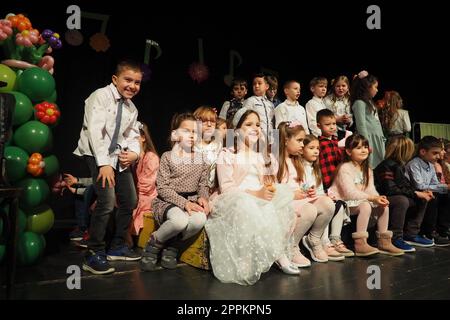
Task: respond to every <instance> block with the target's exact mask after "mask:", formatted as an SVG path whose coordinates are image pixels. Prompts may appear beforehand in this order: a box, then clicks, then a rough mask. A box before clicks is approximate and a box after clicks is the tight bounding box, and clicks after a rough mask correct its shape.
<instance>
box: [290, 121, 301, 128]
mask: <svg viewBox="0 0 450 320" xmlns="http://www.w3.org/2000/svg"><path fill="white" fill-rule="evenodd" d="M301 125H302V124H301V123H300V122H298V121H289V125H288V127H289V128H291V129H292V128H295V127H298V126H301Z"/></svg>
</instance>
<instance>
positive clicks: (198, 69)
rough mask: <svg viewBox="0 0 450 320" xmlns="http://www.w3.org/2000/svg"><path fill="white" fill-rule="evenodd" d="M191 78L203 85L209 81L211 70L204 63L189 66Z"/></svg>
mask: <svg viewBox="0 0 450 320" xmlns="http://www.w3.org/2000/svg"><path fill="white" fill-rule="evenodd" d="M188 72H189V76H190V77H191V79H192V80H194V81H196V82H197V83H201V82H203V81H205V80H206V79H208V76H209V70H208V67H207V66H205V65H204V64H202V63H198V62H194V63H192V64H191V65H190V66H189V70H188Z"/></svg>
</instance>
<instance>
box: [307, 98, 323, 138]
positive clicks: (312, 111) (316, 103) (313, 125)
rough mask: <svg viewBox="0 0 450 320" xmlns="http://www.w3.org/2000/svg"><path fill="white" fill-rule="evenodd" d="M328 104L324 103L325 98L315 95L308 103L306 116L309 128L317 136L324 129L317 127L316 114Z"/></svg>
mask: <svg viewBox="0 0 450 320" xmlns="http://www.w3.org/2000/svg"><path fill="white" fill-rule="evenodd" d="M325 108H326V106H325V104H324V103H323V99H321V98H318V97H315V96H314V97H313V98H312V99H311V100H309V101H308V103H307V104H306V116H307V118H308V125H309V130H311V133H312V134H313V135H315V136H316V137H318V136H320V135H321V134H322V131H321V130H320V129H319V128H318V127H317V121H316V115H317V112H319V111H320V110H322V109H325Z"/></svg>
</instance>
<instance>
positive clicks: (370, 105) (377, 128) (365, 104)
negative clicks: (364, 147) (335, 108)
mask: <svg viewBox="0 0 450 320" xmlns="http://www.w3.org/2000/svg"><path fill="white" fill-rule="evenodd" d="M377 92H378V80H377V78H375V77H374V76H373V75H371V74H370V75H369V73H368V72H367V71H361V72H360V73H359V74H358V76H357V77H356V78H355V79H354V80H353V83H352V88H351V94H350V101H351V103H352V110H353V114H354V117H355V123H356V131H357V132H358V133H359V134H360V135H362V136H364V137H365V138H366V139H367V140H368V141H369V145H370V148H371V152H370V156H369V165H370V167H371V168H375V167H376V166H377V165H378V164H379V163H380V162H381V161H383V159H384V153H385V146H384V143H385V141H386V139H385V138H384V135H383V129H382V128H381V123H380V120H379V119H378V113H377V109H376V107H375V104H374V102H373V100H372V99H373V97H375V95H376V94H377Z"/></svg>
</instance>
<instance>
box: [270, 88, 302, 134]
mask: <svg viewBox="0 0 450 320" xmlns="http://www.w3.org/2000/svg"><path fill="white" fill-rule="evenodd" d="M283 88H284V94H285V95H286V100H284V102H283V103H280V104H279V105H278V107H276V108H275V127H276V128H278V125H279V124H280V123H281V122H284V121H298V122H299V123H300V124H301V125H302V126H303V128H304V129H305V132H306V134H309V129H308V123H307V120H306V111H305V108H303V107H302V106H301V105H300V104H299V103H298V98H299V97H300V83H299V82H297V81H295V80H289V81H287V82H286V83H285V84H284V87H283Z"/></svg>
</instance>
